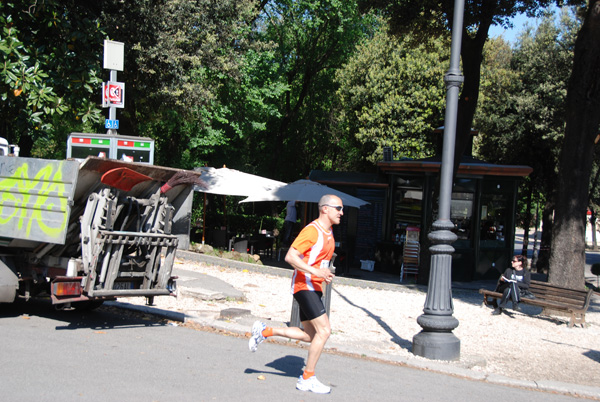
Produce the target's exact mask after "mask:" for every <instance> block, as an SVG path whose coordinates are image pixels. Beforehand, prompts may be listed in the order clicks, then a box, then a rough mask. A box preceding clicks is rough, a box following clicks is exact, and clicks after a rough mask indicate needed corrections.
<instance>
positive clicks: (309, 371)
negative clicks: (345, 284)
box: [248, 195, 344, 394]
mask: <svg viewBox="0 0 600 402" xmlns="http://www.w3.org/2000/svg"><path fill="white" fill-rule="evenodd" d="M343 209H344V206H343V204H342V200H341V199H340V198H339V197H337V196H335V195H324V196H323V197H321V200H320V201H319V217H318V218H317V219H316V220H314V221H312V222H311V223H310V224H308V225H307V226H306V227H305V228H304V229H302V231H301V232H300V234H299V235H298V237H296V239H295V240H294V242H293V243H292V245H291V247H290V249H289V250H288V252H287V254H286V256H285V261H286V262H287V263H288V264H290V265H291V266H292V267H293V268H294V276H293V278H292V293H293V295H294V299H296V301H297V302H298V305H299V307H300V321H301V322H302V326H303V328H304V329H302V328H298V327H286V328H272V327H266V326H265V324H263V323H262V322H260V321H256V322H255V323H254V325H253V326H252V337H251V338H250V341H249V342H248V346H249V348H250V350H251V351H252V352H255V351H256V349H257V347H258V345H259V344H260V343H261V342H262V341H264V340H265V339H266V338H268V337H270V336H274V335H275V336H283V337H286V338H290V339H296V340H300V341H304V342H308V343H310V347H309V348H308V358H307V359H306V366H305V367H304V373H303V374H302V375H301V376H300V378H298V382H297V383H296V388H298V389H299V390H301V391H312V392H315V393H318V394H328V393H330V392H331V388H330V387H328V386H327V385H324V384H322V383H321V382H320V381H319V380H318V379H317V377H316V376H315V368H316V366H317V362H318V361H319V357H320V356H321V352H322V351H323V348H324V347H325V343H326V342H327V339H328V338H329V335H330V334H331V326H330V324H329V317H328V316H327V314H326V313H325V307H324V306H323V302H322V300H321V297H322V296H323V282H325V283H331V281H332V280H333V277H334V275H333V273H332V272H331V271H330V270H329V261H331V258H332V256H333V251H334V250H335V242H334V240H333V232H332V230H331V227H332V226H333V225H337V224H339V223H340V219H341V217H342V215H343V214H344V212H343Z"/></svg>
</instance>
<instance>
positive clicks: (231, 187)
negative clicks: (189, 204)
mask: <svg viewBox="0 0 600 402" xmlns="http://www.w3.org/2000/svg"><path fill="white" fill-rule="evenodd" d="M194 170H195V171H197V172H201V176H200V178H201V179H202V181H203V182H204V185H202V186H199V185H196V186H194V190H195V191H200V192H203V193H204V208H203V211H204V216H203V217H202V244H204V240H205V233H206V193H210V194H219V195H223V196H227V195H233V196H243V197H245V196H249V195H251V194H254V193H256V192H260V191H267V190H270V189H273V188H275V187H279V186H283V185H285V183H284V182H282V181H277V180H272V179H267V178H266V177H262V176H257V175H254V174H250V173H245V172H241V171H239V170H235V169H228V168H226V167H222V168H220V169H215V168H212V167H201V168H195V169H194ZM223 210H224V211H225V215H224V219H225V222H226V220H227V206H226V204H225V197H223Z"/></svg>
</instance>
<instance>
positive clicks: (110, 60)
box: [104, 39, 125, 71]
mask: <svg viewBox="0 0 600 402" xmlns="http://www.w3.org/2000/svg"><path fill="white" fill-rule="evenodd" d="M124 49H125V44H124V43H123V42H116V41H114V40H108V39H106V40H104V68H105V69H107V70H117V71H123V64H124V63H123V60H124V58H125V57H124V55H125V51H124Z"/></svg>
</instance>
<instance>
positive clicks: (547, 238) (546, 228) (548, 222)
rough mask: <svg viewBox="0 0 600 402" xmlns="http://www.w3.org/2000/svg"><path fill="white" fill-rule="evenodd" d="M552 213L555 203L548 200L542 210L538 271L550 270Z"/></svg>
mask: <svg viewBox="0 0 600 402" xmlns="http://www.w3.org/2000/svg"><path fill="white" fill-rule="evenodd" d="M552 215H554V203H553V202H552V201H546V204H545V205H544V210H543V211H542V238H541V239H540V252H539V255H538V259H537V262H536V269H537V272H544V271H546V272H547V271H548V269H549V259H550V245H551V244H552Z"/></svg>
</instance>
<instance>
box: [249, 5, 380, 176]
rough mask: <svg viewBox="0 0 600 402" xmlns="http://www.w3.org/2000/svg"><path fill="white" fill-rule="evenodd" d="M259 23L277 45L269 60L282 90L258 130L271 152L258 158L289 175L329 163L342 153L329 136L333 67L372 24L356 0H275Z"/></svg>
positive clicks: (276, 172) (264, 36)
mask: <svg viewBox="0 0 600 402" xmlns="http://www.w3.org/2000/svg"><path fill="white" fill-rule="evenodd" d="M257 24H258V25H259V26H260V27H261V29H260V30H259V31H258V34H259V35H260V38H261V40H262V41H263V42H266V43H269V42H273V43H274V44H275V45H276V47H275V48H274V55H275V57H274V59H273V61H272V62H273V63H276V64H277V67H278V71H277V74H278V76H279V81H278V82H279V83H280V84H282V85H284V86H285V87H286V91H285V92H284V93H283V94H282V96H281V97H280V98H279V99H278V100H277V107H278V111H279V114H280V116H281V117H279V118H273V119H270V121H269V123H268V124H267V130H266V131H265V132H264V133H263V134H261V135H262V136H263V141H262V142H261V144H262V146H261V148H260V149H261V150H262V151H263V152H265V153H266V154H268V155H272V157H271V158H270V159H269V160H267V161H265V160H264V158H263V157H261V158H262V160H257V161H256V162H257V163H260V164H262V165H264V166H265V168H264V169H265V170H266V171H267V172H270V173H271V174H272V175H275V176H277V177H278V178H280V179H283V180H287V181H291V180H296V179H298V178H299V177H304V176H306V175H307V174H308V173H309V172H310V170H311V169H318V168H323V167H331V166H333V165H334V164H335V163H336V162H335V161H336V160H339V159H343V158H345V155H344V153H343V149H342V148H341V147H340V145H339V142H338V141H337V139H334V138H332V132H333V131H332V126H331V124H332V122H333V121H334V118H333V117H334V116H333V112H334V110H335V105H334V104H333V103H332V95H333V94H335V91H336V89H337V87H336V84H335V83H334V78H335V70H336V69H337V68H339V67H340V66H342V65H343V64H344V63H345V62H346V60H347V59H348V57H349V56H350V55H351V53H352V52H353V50H354V45H355V43H356V42H357V40H358V39H359V38H360V37H362V36H363V35H365V34H367V33H369V31H370V30H371V28H370V26H369V20H368V17H367V18H366V21H365V18H363V17H361V16H360V14H359V12H358V9H357V5H356V0H351V1H337V0H276V1H270V2H268V3H267V4H266V6H265V8H264V10H263V12H262V14H261V16H260V18H259V19H258V20H257ZM265 140H266V141H265ZM265 163H266V165H265Z"/></svg>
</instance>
